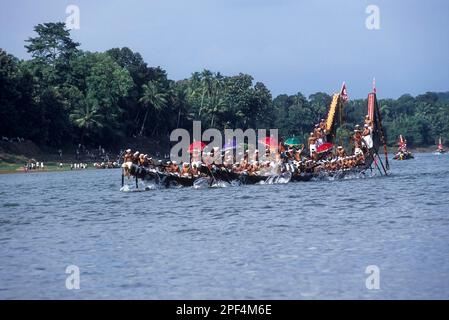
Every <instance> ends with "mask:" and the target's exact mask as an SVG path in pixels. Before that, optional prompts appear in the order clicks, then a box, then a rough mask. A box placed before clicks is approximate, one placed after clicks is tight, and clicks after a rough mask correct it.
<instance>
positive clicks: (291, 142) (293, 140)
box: [284, 137, 301, 147]
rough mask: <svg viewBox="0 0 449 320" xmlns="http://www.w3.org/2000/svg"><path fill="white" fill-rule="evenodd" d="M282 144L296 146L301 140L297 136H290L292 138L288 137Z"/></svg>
mask: <svg viewBox="0 0 449 320" xmlns="http://www.w3.org/2000/svg"><path fill="white" fill-rule="evenodd" d="M284 144H285V145H287V146H289V147H297V146H299V145H301V142H300V141H299V139H298V138H296V137H292V138H288V139H287V140H285V142H284Z"/></svg>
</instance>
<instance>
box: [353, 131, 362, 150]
mask: <svg viewBox="0 0 449 320" xmlns="http://www.w3.org/2000/svg"><path fill="white" fill-rule="evenodd" d="M352 138H353V140H354V154H356V155H357V154H360V153H363V152H362V134H361V132H360V130H358V129H357V126H356V129H355V130H354V135H353V137H352Z"/></svg>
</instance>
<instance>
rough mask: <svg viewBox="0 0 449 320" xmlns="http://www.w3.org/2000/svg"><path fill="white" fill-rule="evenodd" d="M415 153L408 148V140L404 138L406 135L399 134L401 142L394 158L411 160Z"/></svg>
mask: <svg viewBox="0 0 449 320" xmlns="http://www.w3.org/2000/svg"><path fill="white" fill-rule="evenodd" d="M413 158H414V156H413V154H412V153H411V152H410V151H408V150H407V140H405V139H404V137H403V136H402V134H401V135H399V142H398V151H397V152H396V154H395V155H394V157H393V159H394V160H409V159H413Z"/></svg>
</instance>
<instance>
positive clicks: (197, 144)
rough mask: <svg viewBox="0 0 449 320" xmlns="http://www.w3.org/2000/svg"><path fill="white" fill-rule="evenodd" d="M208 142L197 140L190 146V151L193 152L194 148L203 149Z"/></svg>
mask: <svg viewBox="0 0 449 320" xmlns="http://www.w3.org/2000/svg"><path fill="white" fill-rule="evenodd" d="M205 147H206V144H205V143H204V142H202V141H195V142H193V143H192V144H191V145H190V146H189V153H193V150H195V149H196V150H198V151H203V149H204V148H205Z"/></svg>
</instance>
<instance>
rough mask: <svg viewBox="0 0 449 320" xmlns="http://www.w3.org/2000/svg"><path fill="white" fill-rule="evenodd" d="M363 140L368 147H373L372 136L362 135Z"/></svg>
mask: <svg viewBox="0 0 449 320" xmlns="http://www.w3.org/2000/svg"><path fill="white" fill-rule="evenodd" d="M363 141H365V144H366V146H367V147H368V148H369V149H371V148H372V147H373V138H372V137H371V135H367V136H364V137H363Z"/></svg>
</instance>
